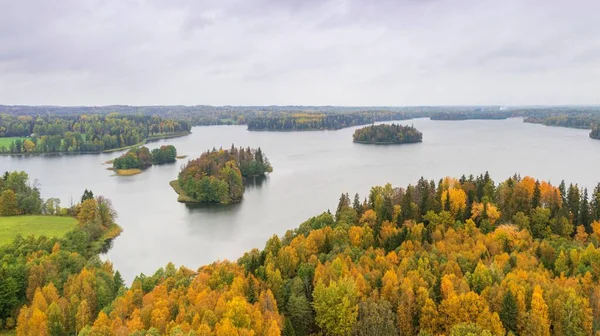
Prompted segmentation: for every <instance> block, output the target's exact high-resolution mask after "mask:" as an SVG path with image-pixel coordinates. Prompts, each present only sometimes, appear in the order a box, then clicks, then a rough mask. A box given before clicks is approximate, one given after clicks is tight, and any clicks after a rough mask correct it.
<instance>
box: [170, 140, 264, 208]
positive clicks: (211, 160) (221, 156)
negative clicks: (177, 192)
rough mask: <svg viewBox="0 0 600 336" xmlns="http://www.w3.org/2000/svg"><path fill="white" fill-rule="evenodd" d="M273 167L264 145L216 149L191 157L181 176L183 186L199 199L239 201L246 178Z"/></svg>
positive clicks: (260, 174) (226, 202)
mask: <svg viewBox="0 0 600 336" xmlns="http://www.w3.org/2000/svg"><path fill="white" fill-rule="evenodd" d="M272 170H273V168H272V167H271V164H270V163H269V160H268V159H267V157H266V156H265V155H264V153H263V152H262V150H261V149H260V148H258V149H251V148H250V147H248V148H243V147H240V148H236V147H235V146H233V145H232V146H231V148H230V149H228V150H224V149H219V150H216V149H213V150H212V151H207V152H205V153H203V154H202V155H201V156H200V157H199V158H197V159H195V160H191V161H189V162H188V163H187V164H186V165H185V166H184V167H183V169H182V170H181V172H180V173H179V177H178V184H179V186H180V187H181V188H182V189H183V190H184V191H185V193H186V194H187V195H188V196H189V197H191V198H193V199H194V200H196V201H198V202H206V203H223V204H228V203H232V202H239V201H240V200H241V199H242V196H243V194H244V189H245V188H244V178H251V177H259V176H264V175H265V174H266V173H270V172H271V171H272Z"/></svg>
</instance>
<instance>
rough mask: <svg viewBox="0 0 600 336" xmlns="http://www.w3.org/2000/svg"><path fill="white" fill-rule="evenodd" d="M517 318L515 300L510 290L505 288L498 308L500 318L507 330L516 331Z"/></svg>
mask: <svg viewBox="0 0 600 336" xmlns="http://www.w3.org/2000/svg"><path fill="white" fill-rule="evenodd" d="M518 319H519V310H518V307H517V300H516V299H515V296H514V295H513V294H512V292H511V291H510V290H507V291H506V293H505V294H504V298H503V299H502V307H501V309H500V320H502V324H503V325H504V328H505V329H506V330H507V331H512V332H513V333H516V332H517V320H518Z"/></svg>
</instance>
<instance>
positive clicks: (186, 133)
mask: <svg viewBox="0 0 600 336" xmlns="http://www.w3.org/2000/svg"><path fill="white" fill-rule="evenodd" d="M190 134H192V132H180V133H175V134H169V135H162V136H153V137H149V138H146V139H144V140H142V141H140V142H138V143H137V144H135V145H130V146H126V147H119V148H113V149H105V150H103V151H100V152H51V153H36V152H32V153H0V156H45V155H48V156H51V155H98V154H107V153H114V152H120V151H124V150H127V149H132V148H136V147H139V146H142V145H144V144H146V143H148V142H153V141H158V140H165V139H173V138H180V137H184V136H187V135H190Z"/></svg>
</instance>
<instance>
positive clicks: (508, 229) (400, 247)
mask: <svg viewBox="0 0 600 336" xmlns="http://www.w3.org/2000/svg"><path fill="white" fill-rule="evenodd" d="M215 152H216V151H215ZM590 195H591V196H590ZM86 202H87V201H86ZM80 212H84V213H87V211H84V210H83V209H82V210H80ZM83 216H84V215H82V216H81V217H83ZM87 218H91V217H90V216H87ZM599 219H600V184H599V185H598V186H597V187H596V188H595V189H594V191H593V192H592V193H588V192H587V191H586V189H581V188H579V187H578V186H577V185H570V186H568V187H567V186H566V185H565V184H564V183H561V184H560V185H559V186H558V187H557V186H554V185H552V184H550V183H548V182H544V181H538V180H535V179H533V178H531V177H519V176H513V177H510V178H508V179H507V180H505V181H503V182H500V183H495V182H494V181H493V180H492V179H491V178H490V177H489V176H488V175H487V174H485V175H481V176H478V177H473V176H471V177H462V178H460V179H453V178H445V179H442V180H440V181H439V182H437V183H436V182H434V181H428V180H425V179H421V180H419V181H418V182H417V183H416V184H415V185H409V186H407V187H405V188H394V187H392V186H391V185H389V184H388V185H385V186H379V187H373V188H372V189H371V191H370V193H369V195H368V197H367V198H365V199H364V200H362V199H361V198H360V197H359V196H358V195H355V197H354V198H351V197H350V196H349V195H348V194H343V195H342V196H341V197H340V200H339V203H338V206H337V208H336V209H335V213H330V212H325V213H323V214H321V215H319V216H316V217H313V218H311V219H309V220H308V221H306V222H305V223H302V224H301V225H300V226H299V227H298V228H297V229H295V230H290V231H288V232H287V233H286V234H285V235H283V236H282V237H278V236H273V237H272V238H271V239H269V241H268V242H267V243H266V246H265V248H264V249H263V250H257V249H254V250H252V251H249V252H248V253H246V254H244V256H242V257H241V258H240V259H239V260H238V262H237V263H231V262H216V263H214V264H211V265H207V266H203V267H201V268H200V269H198V270H197V271H192V270H190V269H187V268H185V267H181V268H179V269H176V268H175V267H174V266H173V265H172V264H169V265H167V267H166V268H164V269H160V270H158V271H157V272H156V273H155V274H154V275H152V276H145V275H143V274H142V275H140V276H139V277H137V278H136V279H135V280H134V282H133V284H132V285H131V287H130V288H126V287H124V286H123V284H122V280H121V279H120V276H119V275H118V273H114V271H113V270H112V268H111V266H110V264H108V263H101V262H99V261H97V259H94V258H93V257H91V259H90V260H91V261H87V263H86V262H85V259H77V258H81V257H78V256H77V255H78V254H73V253H70V254H69V256H67V253H68V252H67V251H71V250H72V249H73V247H72V246H71V245H69V243H67V242H68V239H66V240H65V241H60V242H58V241H56V240H53V241H52V242H46V241H44V240H40V241H38V242H33V241H27V240H18V241H17V242H15V243H14V244H13V246H12V247H11V248H9V249H3V250H0V251H2V252H0V256H1V255H2V253H4V254H5V255H6V253H9V252H10V253H17V252H16V251H29V252H19V253H21V254H22V255H23V258H25V255H27V256H29V257H28V258H26V259H27V260H32V261H30V262H28V263H26V264H19V265H21V266H19V267H21V268H20V269H19V270H18V271H17V270H15V271H14V272H16V273H15V274H19V276H21V279H27V280H26V281H25V280H23V281H20V282H18V281H16V282H12V284H13V285H15V284H24V283H27V285H26V286H25V285H23V286H22V287H19V288H20V289H18V290H17V292H18V293H22V294H21V295H22V296H21V297H20V298H18V299H19V300H21V301H20V303H19V304H17V305H20V304H22V303H26V305H25V306H23V308H22V309H21V310H20V313H19V314H18V316H19V318H18V319H17V334H18V335H33V334H36V333H38V332H39V330H47V331H48V334H50V335H60V334H63V333H65V332H68V333H74V332H77V333H78V334H79V335H106V334H114V335H148V334H150V335H161V334H168V335H310V334H313V335H317V334H324V335H384V336H385V335H398V334H400V335H440V334H444V335H505V334H507V333H509V334H514V335H561V336H562V335H565V336H566V335H591V334H593V333H594V332H596V331H598V330H600V284H599V283H600V282H599V281H598V280H599V279H600V268H598V267H597V266H598V265H600V222H599V221H598V220H599ZM52 243H53V244H54V245H51V244H52ZM36 244H37V245H36ZM37 250H39V252H35V251H37ZM11 255H12V254H11ZM34 255H35V256H36V257H33V259H32V256H34ZM23 260H25V259H23ZM59 260H61V261H62V260H64V261H69V263H67V264H65V265H69V266H63V265H62V264H60V266H59V264H57V263H58V262H59ZM71 260H72V261H71ZM64 261H62V262H64ZM37 265H44V266H45V267H38V266H37ZM4 267H7V266H6V263H5V266H4ZM64 267H68V268H67V269H68V270H69V271H68V272H63V273H54V272H55V271H54V270H56V269H61V268H64ZM0 274H3V273H0ZM1 283H3V284H4V283H6V282H1ZM0 293H4V292H3V291H2V290H0ZM17 301H18V300H17ZM14 302H16V301H14ZM10 311H11V310H10V309H9V310H7V312H10ZM4 316H11V315H10V314H9V315H3V317H4ZM8 322H10V323H14V320H8V318H7V323H8Z"/></svg>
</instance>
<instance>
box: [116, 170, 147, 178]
mask: <svg viewBox="0 0 600 336" xmlns="http://www.w3.org/2000/svg"><path fill="white" fill-rule="evenodd" d="M141 172H142V170H141V169H137V168H133V169H117V170H115V173H116V174H117V175H118V176H131V175H137V174H139V173H141Z"/></svg>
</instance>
